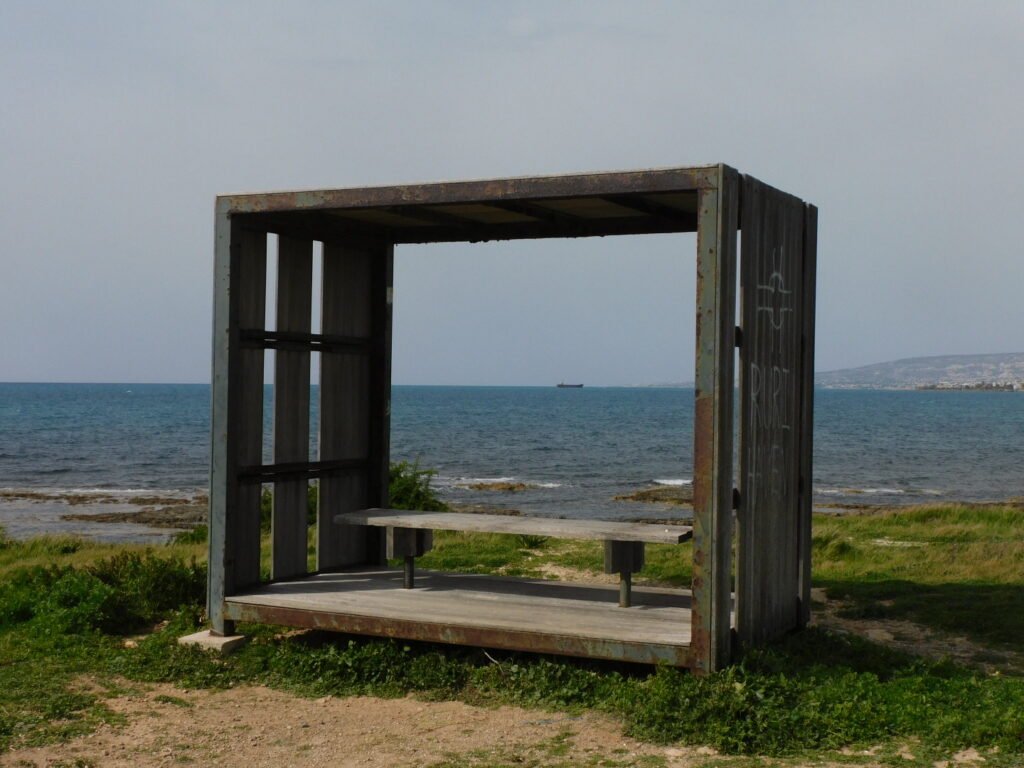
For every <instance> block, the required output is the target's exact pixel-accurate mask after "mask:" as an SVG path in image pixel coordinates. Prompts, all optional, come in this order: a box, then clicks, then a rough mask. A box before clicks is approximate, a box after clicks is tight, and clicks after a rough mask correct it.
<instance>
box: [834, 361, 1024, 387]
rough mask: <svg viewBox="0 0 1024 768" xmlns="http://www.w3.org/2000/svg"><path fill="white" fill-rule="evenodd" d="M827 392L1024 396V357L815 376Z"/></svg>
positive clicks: (880, 366) (901, 364) (900, 364)
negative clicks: (954, 393) (923, 392)
mask: <svg viewBox="0 0 1024 768" xmlns="http://www.w3.org/2000/svg"><path fill="white" fill-rule="evenodd" d="M815 384H816V385H817V386H819V387H822V388H826V389H901V390H927V391H957V392H1024V353H1015V352H1014V353H1000V354H983V355H942V356H937V357H912V358H905V359H902V360H893V361H890V362H885V363H875V364H873V365H865V366H861V367H859V368H846V369H843V370H838V371H825V372H819V373H817V374H815Z"/></svg>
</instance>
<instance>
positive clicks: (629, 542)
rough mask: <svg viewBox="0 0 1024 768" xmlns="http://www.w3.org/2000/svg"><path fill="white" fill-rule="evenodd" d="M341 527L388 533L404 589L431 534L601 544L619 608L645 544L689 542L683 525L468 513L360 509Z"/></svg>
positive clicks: (340, 519)
mask: <svg viewBox="0 0 1024 768" xmlns="http://www.w3.org/2000/svg"><path fill="white" fill-rule="evenodd" d="M334 522H335V523H339V524H342V525H372V526H376V527H380V528H386V529H387V534H386V538H387V556H388V558H399V557H400V558H403V560H404V562H405V588H406V589H412V588H413V586H414V585H415V562H416V558H417V557H419V556H420V555H423V554H425V553H427V552H429V551H430V549H431V547H432V546H433V531H471V532H474V533H513V534H525V535H530V536H550V537H551V538H556V539H583V540H588V541H603V542H604V570H605V573H617V574H619V605H620V606H622V607H623V608H628V607H629V606H630V604H631V589H632V583H633V573H634V572H636V571H639V570H640V569H641V568H643V566H644V545H645V544H646V543H647V542H650V543H653V544H679V543H681V542H684V541H686V540H688V539H689V538H691V537H692V535H693V529H692V528H690V527H689V526H686V525H652V524H650V523H620V522H613V521H608V520H562V519H555V518H543V517H515V516H511V515H488V514H480V513H476V512H474V513H468V512H422V511H418V510H403V509H364V510H360V511H358V512H345V513H343V514H340V515H336V516H335V518H334Z"/></svg>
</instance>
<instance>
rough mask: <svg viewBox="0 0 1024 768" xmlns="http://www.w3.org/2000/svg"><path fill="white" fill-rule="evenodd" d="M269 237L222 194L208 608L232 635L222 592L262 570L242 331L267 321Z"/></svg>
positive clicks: (258, 374) (259, 423)
mask: <svg viewBox="0 0 1024 768" xmlns="http://www.w3.org/2000/svg"><path fill="white" fill-rule="evenodd" d="M266 241H267V238H266V234H265V233H263V232H254V231H249V230H245V229H243V228H242V227H241V226H240V225H239V224H238V222H237V220H234V219H232V218H231V217H230V216H229V214H228V212H227V209H226V207H225V206H224V203H223V202H222V201H220V200H218V202H217V211H216V219H215V237H214V302H213V304H214V311H213V371H212V380H211V411H212V418H211V425H210V426H211V452H210V518H209V560H208V562H209V576H208V582H207V613H208V615H209V616H210V622H211V624H212V630H213V632H214V633H216V634H219V635H230V634H233V633H234V624H233V622H231V621H230V620H228V619H225V617H224V598H225V597H227V596H229V595H232V594H234V593H235V591H237V590H238V589H239V588H240V587H244V586H247V585H249V584H254V583H257V582H258V581H259V576H260V572H259V568H260V486H259V485H258V484H246V485H243V484H241V483H240V482H239V479H238V476H239V469H240V468H241V467H245V466H251V465H258V464H260V463H261V458H262V446H263V350H262V349H242V348H241V343H240V333H239V331H240V329H242V328H247V329H249V328H253V329H262V328H263V325H264V315H265V305H266V272H267V266H266V258H267V256H266Z"/></svg>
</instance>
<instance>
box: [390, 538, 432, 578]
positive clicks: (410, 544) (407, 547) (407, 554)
mask: <svg viewBox="0 0 1024 768" xmlns="http://www.w3.org/2000/svg"><path fill="white" fill-rule="evenodd" d="M386 539H387V557H388V559H389V560H392V559H395V558H399V557H400V558H402V559H403V560H404V561H405V574H404V578H403V580H402V586H403V587H405V588H406V589H412V588H413V587H414V586H415V582H416V558H417V557H419V556H420V555H425V554H426V553H427V552H429V551H430V550H431V549H432V548H433V546H434V532H433V531H427V530H423V529H421V528H395V527H388V529H387V536H386Z"/></svg>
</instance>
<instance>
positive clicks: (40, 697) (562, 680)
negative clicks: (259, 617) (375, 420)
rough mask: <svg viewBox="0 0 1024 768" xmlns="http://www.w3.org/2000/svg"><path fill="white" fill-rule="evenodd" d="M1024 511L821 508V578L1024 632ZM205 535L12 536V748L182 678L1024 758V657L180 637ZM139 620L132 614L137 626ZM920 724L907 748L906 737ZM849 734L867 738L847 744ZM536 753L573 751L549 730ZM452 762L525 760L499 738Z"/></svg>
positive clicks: (452, 551) (572, 564) (1004, 641)
mask: <svg viewBox="0 0 1024 768" xmlns="http://www.w3.org/2000/svg"><path fill="white" fill-rule="evenodd" d="M414 469H415V471H416V472H419V473H421V474H420V475H418V477H419V479H418V480H417V482H418V483H419V484H420V485H419V486H417V488H414V489H413V491H414V492H415V493H419V492H421V491H423V490H424V488H426V489H427V490H429V474H423V473H422V470H418V468H414ZM402 476H403V477H405V478H407V477H408V471H406V474H403V475H402ZM413 485H415V484H413ZM417 489H418V490H417ZM420 501H422V499H420ZM410 506H414V505H410ZM1022 517H1024V516H1022V515H1021V513H1020V510H1017V509H1013V508H1009V507H1006V508H998V507H991V508H969V507H946V508H927V509H925V508H921V509H912V510H908V511H906V512H902V513H898V514H888V513H886V514H878V515H864V516H853V517H846V518H824V517H822V518H818V519H817V520H816V526H815V540H814V546H815V566H816V581H817V582H818V583H819V585H821V586H824V587H826V588H827V589H828V592H829V594H830V596H831V597H841V598H843V599H844V601H846V602H844V605H845V608H844V611H845V612H846V613H848V614H850V615H858V616H861V615H870V616H875V615H885V616H893V617H899V618H906V619H912V620H914V621H917V622H920V623H922V624H925V625H929V626H932V627H936V628H940V629H951V630H954V631H956V632H958V633H960V632H963V633H966V634H968V635H970V636H972V637H974V638H976V639H978V640H985V641H987V642H990V643H994V644H996V646H998V647H999V648H1003V649H1008V650H1010V651H1024V640H1022V639H1021V638H1024V634H1021V632H1020V629H1021V627H1020V622H1022V621H1024V618H1022V615H1024V611H1022V610H1021V608H1022V606H1021V604H1020V600H1021V596H1020V594H1021V592H1022V591H1024V590H1022V587H1024V530H1022V528H1024V522H1022ZM202 550H203V546H202V544H201V543H196V542H181V541H178V542H176V543H174V544H172V545H169V546H167V547H164V548H159V549H146V548H142V547H133V546H122V547H113V546H109V545H96V544H89V543H85V542H82V541H77V540H73V539H56V538H44V539H36V540H33V541H29V542H12V541H8V540H4V539H2V538H0V679H2V681H3V682H2V685H0V754H2V753H3V752H4V751H5V750H8V749H10V748H12V747H15V746H20V745H29V744H40V743H46V742H52V741H55V740H62V739H67V738H71V737H73V736H74V735H76V734H80V733H83V732H86V731H88V730H90V729H92V728H94V727H95V726H96V725H97V724H99V723H102V722H116V721H117V716H116V715H115V714H114V713H113V712H112V711H111V710H110V709H108V708H107V707H106V705H105V704H104V701H105V700H106V698H107V697H108V696H110V695H112V694H117V693H119V692H122V691H123V690H124V687H125V686H133V685H139V684H144V683H148V682H171V683H175V684H177V685H179V686H182V687H186V688H206V687H223V686H232V685H238V684H262V685H270V686H273V687H277V688H283V689H287V690H289V691H293V692H295V693H296V694H298V695H303V696H323V695H326V694H333V695H350V694H373V695H379V696H401V695H406V694H408V693H413V694H414V695H417V696H419V697H423V698H427V699H453V698H458V699H462V700H466V701H470V702H473V703H481V704H493V703H509V704H517V705H522V706H528V707H540V708H551V709H562V710H569V711H578V710H582V709H596V710H600V711H604V712H608V713H611V714H613V715H615V716H617V717H620V718H621V719H622V721H623V723H624V724H625V728H626V730H627V732H628V733H630V734H631V735H633V736H635V737H638V738H641V739H645V740H650V741H655V742H660V743H668V742H681V743H685V744H695V745H709V746H712V747H714V748H716V749H717V750H719V751H720V752H722V753H723V754H724V755H773V756H782V757H784V758H790V757H792V758H797V757H800V758H808V757H813V758H814V759H825V758H829V759H836V760H842V761H844V762H848V763H851V764H858V763H863V762H867V761H870V762H872V763H878V762H882V763H892V764H899V765H916V764H919V765H931V764H932V763H933V762H934V761H936V760H942V759H949V758H950V756H951V755H952V754H954V753H955V752H957V751H959V750H961V749H967V748H975V749H977V750H979V752H981V753H982V754H983V756H984V757H985V760H986V765H989V766H1002V765H1007V766H1008V765H1019V764H1020V763H1021V762H1022V761H1024V678H1021V677H1015V676H1013V675H1008V674H1002V675H998V674H997V675H991V674H986V673H984V672H982V671H980V670H977V669H974V668H968V667H964V666H960V665H956V664H953V663H951V662H948V661H939V662H936V661H927V660H923V659H920V658H917V657H912V656H908V655H904V654H902V653H899V652H897V651H894V650H890V649H887V648H883V647H881V646H878V645H875V644H873V643H869V642H867V641H866V640H863V639H860V638H858V637H855V636H852V635H850V636H846V635H837V634H833V633H829V632H826V631H824V630H809V631H806V632H803V633H800V634H798V635H795V636H792V637H789V638H787V639H786V640H784V641H783V642H781V643H779V644H777V645H775V646H774V647H772V648H769V649H765V650H761V651H757V652H752V653H748V654H747V655H746V656H745V657H744V658H743V659H742V660H741V661H740V663H739V664H738V665H736V666H735V667H733V668H730V669H728V670H725V671H723V672H721V673H718V674H715V675H712V676H710V677H707V678H696V677H693V676H692V675H689V674H686V673H684V672H680V671H677V670H673V669H658V670H651V669H649V668H636V667H628V666H615V665H609V664H598V663H588V662H580V661H573V660H564V659H556V658H549V657H538V656H531V655H528V654H508V653H500V654H496V653H494V652H492V653H491V657H488V656H487V655H485V654H483V653H482V652H480V651H477V650H475V649H460V648H451V647H435V646H429V645H421V644H415V643H401V642H393V641H386V640H374V639H357V638H352V637H347V636H340V635H330V634H322V633H303V634H281V633H280V632H279V630H278V629H277V628H273V627H260V626H246V627H243V630H242V631H244V632H245V633H246V634H247V635H249V636H250V637H251V638H252V642H251V643H250V644H249V645H247V646H246V647H244V648H243V649H242V650H241V651H239V652H238V653H236V654H234V655H232V656H229V657H226V658H223V659H221V658H218V657H214V656H210V655H207V654H204V653H202V652H200V651H197V650H195V649H192V648H184V647H180V646H178V645H177V644H176V639H177V638H178V637H179V636H180V635H182V634H185V633H187V632H189V631H193V630H194V629H195V628H197V627H198V626H200V622H201V620H202V599H203V593H204V590H205V569H204V566H203V564H202V558H203V556H204V553H203V552H202ZM688 561H689V549H688V547H685V546H680V547H669V546H664V547H660V546H659V547H653V546H652V547H650V549H649V554H648V562H649V568H648V569H647V570H645V572H644V575H645V578H647V579H656V580H658V581H664V582H667V583H674V584H680V583H686V582H687V581H688V579H689V570H688V568H689V566H688ZM428 563H429V567H445V568H453V569H458V570H475V571H491V572H495V571H500V572H503V573H524V574H531V575H545V566H558V567H560V568H562V569H568V571H570V572H571V571H573V570H578V571H587V572H591V571H592V572H599V571H600V570H601V565H602V563H601V552H600V548H599V546H597V545H596V544H594V543H592V542H564V541H556V540H552V539H538V538H535V537H527V538H525V539H524V538H523V537H516V536H499V535H483V534H478V535H469V534H459V533H450V534H443V535H438V536H437V538H436V548H435V550H434V552H432V553H431V554H430V555H428V556H427V557H425V558H424V566H425V567H427V566H428ZM130 633H138V634H137V635H135V636H134V637H132V639H131V640H132V641H131V642H126V636H127V635H128V634H130ZM492 657H494V658H492ZM906 745H910V747H909V751H910V752H911V753H912V754H913V759H909V760H908V759H905V758H902V757H898V753H899V752H900V751H901V749H903V748H904V747H906ZM847 747H849V748H852V749H853V750H865V749H868V748H871V749H872V751H873V755H872V756H871V757H870V758H869V757H865V756H856V755H841V754H839V753H838V752H837V750H840V749H842V748H847ZM552 749H553V748H552ZM540 753H543V755H542V756H544V759H545V761H547V760H548V758H557V754H556V753H555V752H553V751H551V750H548V749H547V748H546V747H545V748H544V749H541V750H540ZM540 753H539V754H540ZM506 758H507V759H506ZM709 759H710V760H712V761H713V762H714V763H715V764H725V765H731V764H733V760H734V759H733V758H727V757H718V758H709ZM735 759H736V760H739V761H740V764H743V762H744V761H742V760H740V759H739V758H735ZM538 760H539V758H538ZM446 764H450V765H478V766H482V765H505V764H508V765H513V764H519V765H521V764H524V763H522V762H519V761H516V760H514V759H513V756H503V755H499V754H497V753H495V754H490V755H480V756H479V760H477V759H476V758H473V757H465V756H463V757H461V758H459V759H458V760H457V761H456V762H451V763H446ZM526 764H529V763H526ZM545 764H546V763H545ZM604 764H606V765H615V764H616V763H615V756H614V755H609V756H608V759H607V761H605V762H596V763H595V765H604Z"/></svg>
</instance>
